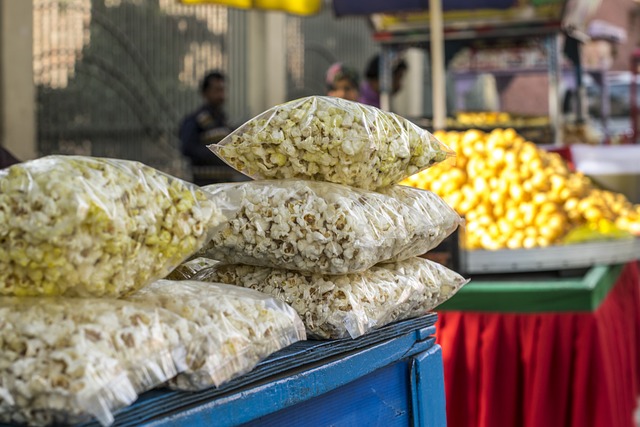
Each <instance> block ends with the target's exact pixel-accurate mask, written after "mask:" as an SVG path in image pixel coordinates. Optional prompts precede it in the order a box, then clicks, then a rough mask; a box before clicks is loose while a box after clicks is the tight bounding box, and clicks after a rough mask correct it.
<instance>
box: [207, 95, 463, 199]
mask: <svg viewBox="0 0 640 427" xmlns="http://www.w3.org/2000/svg"><path fill="white" fill-rule="evenodd" d="M208 147H209V149H210V150H211V151H213V152H214V153H215V154H216V155H218V157H220V158H221V159H223V160H224V161H225V162H227V163H228V164H229V165H230V166H231V167H233V168H235V169H237V170H238V171H240V172H242V173H244V174H245V175H248V176H250V177H251V178H254V179H287V178H297V179H310V180H314V181H327V182H334V183H337V184H344V185H351V186H354V187H359V188H364V189H369V190H375V189H378V188H382V187H386V186H389V185H392V184H395V183H398V182H400V181H401V180H403V179H404V178H406V177H408V176H411V175H413V174H414V173H417V172H419V171H421V170H423V169H426V168H428V167H429V166H431V165H433V164H435V163H438V162H441V161H443V160H445V159H446V158H447V157H449V156H453V155H454V152H453V151H451V150H450V149H449V148H447V147H446V146H444V145H443V144H442V143H441V142H439V141H438V140H437V139H435V137H434V136H433V135H431V134H430V133H429V132H427V131H426V130H424V129H422V128H420V127H418V126H416V125H415V124H413V123H411V122H410V121H408V120H406V119H404V118H402V117H400V116H398V115H396V114H393V113H390V112H386V111H382V110H380V109H378V108H375V107H371V106H368V105H364V104H360V103H357V102H352V101H347V100H344V99H340V98H334V97H327V96H311V97H307V98H301V99H298V100H295V101H290V102H287V103H285V104H282V105H278V106H276V107H273V108H271V109H269V110H267V111H265V112H264V113H262V114H260V115H258V116H256V117H255V118H253V119H251V120H249V121H248V122H247V123H245V124H244V125H242V126H241V127H240V128H238V129H237V130H235V131H234V132H233V133H231V134H230V135H229V136H227V137H226V138H224V139H223V140H222V141H220V143H219V144H212V145H209V146H208Z"/></svg>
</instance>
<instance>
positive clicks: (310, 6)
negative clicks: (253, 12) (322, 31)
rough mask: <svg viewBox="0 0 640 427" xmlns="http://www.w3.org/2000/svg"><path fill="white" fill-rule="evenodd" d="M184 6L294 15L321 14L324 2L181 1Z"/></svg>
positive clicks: (278, 0) (281, 0)
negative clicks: (254, 10) (273, 11)
mask: <svg viewBox="0 0 640 427" xmlns="http://www.w3.org/2000/svg"><path fill="white" fill-rule="evenodd" d="M179 1H180V3H182V4H193V5H203V4H217V5H221V6H229V7H237V8H241V9H263V10H280V11H283V12H287V13H291V14H294V15H313V14H316V13H318V12H320V9H321V8H322V0H179Z"/></svg>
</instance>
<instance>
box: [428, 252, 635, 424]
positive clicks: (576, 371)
mask: <svg viewBox="0 0 640 427" xmlns="http://www.w3.org/2000/svg"><path fill="white" fill-rule="evenodd" d="M639 270H640V269H639V268H638V263H629V264H628V265H626V266H625V268H624V270H623V271H622V274H621V275H620V277H619V278H618V280H617V282H616V284H615V285H614V287H613V289H612V290H611V291H610V292H609V294H608V295H607V297H606V298H605V300H604V301H603V303H602V304H601V305H600V307H599V308H598V309H597V310H596V311H595V312H593V313H558V314H554V313H535V314H502V313H479V312H448V311H446V312H440V313H438V317H439V319H438V323H437V325H436V338H437V342H438V344H440V345H441V346H442V352H443V359H444V376H445V390H446V397H447V421H448V425H449V427H501V426H508V427H511V426H518V427H519V426H523V427H554V426H562V427H565V426H571V427H590V426H594V427H600V426H602V427H631V426H632V425H633V419H632V415H633V411H634V409H635V407H636V397H637V396H638V395H639V393H640V272H639Z"/></svg>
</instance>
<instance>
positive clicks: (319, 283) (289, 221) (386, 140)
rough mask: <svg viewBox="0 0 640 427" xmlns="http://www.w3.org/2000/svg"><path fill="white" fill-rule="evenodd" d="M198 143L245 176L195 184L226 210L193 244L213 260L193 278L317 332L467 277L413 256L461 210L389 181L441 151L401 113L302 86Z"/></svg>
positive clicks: (358, 321) (354, 329) (394, 314)
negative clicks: (207, 142) (285, 308)
mask: <svg viewBox="0 0 640 427" xmlns="http://www.w3.org/2000/svg"><path fill="white" fill-rule="evenodd" d="M209 148H210V149H211V150H212V151H214V152H215V153H216V154H217V155H218V156H219V157H220V158H222V159H223V160H224V161H225V162H227V163H228V164H229V165H230V166H232V167H234V168H235V169H236V170H238V171H240V172H242V173H244V174H245V175H247V176H249V177H251V178H253V179H254V181H248V182H241V183H227V184H216V185H211V186H206V187H204V188H203V190H204V191H206V192H207V193H209V194H210V195H212V196H213V197H214V199H216V200H218V201H220V204H221V205H222V206H226V207H229V208H231V209H232V211H233V212H232V213H228V214H227V216H228V218H230V220H229V221H228V222H226V223H225V224H224V225H222V227H219V228H217V229H216V231H215V232H214V233H213V235H212V238H211V239H210V240H209V242H208V243H206V244H205V245H204V247H203V249H202V250H200V251H199V253H198V256H201V257H204V258H209V259H214V260H217V261H220V262H219V263H218V264H216V265H214V266H212V267H209V268H205V269H202V270H201V271H199V272H198V273H197V274H196V275H195V276H194V279H196V280H205V281H210V282H223V283H229V284H233V285H237V286H243V287H248V288H252V289H254V290H257V291H260V292H264V293H266V294H269V295H272V296H273V297H275V298H278V299H280V300H282V301H284V302H286V303H288V304H290V305H291V306H292V307H293V308H294V309H295V310H296V312H297V313H298V314H299V315H300V317H301V318H302V320H303V322H304V324H305V327H306V331H307V335H308V336H309V337H312V338H316V339H328V338H332V339H335V338H346V337H351V338H356V337H358V336H360V335H362V334H365V333H367V332H368V331H370V330H372V329H374V328H378V327H381V326H383V325H385V324H387V323H390V322H393V321H397V320H402V319H407V318H411V317H416V316H420V315H423V314H426V313H427V312H428V311H429V310H431V309H433V308H435V307H436V306H437V305H438V304H440V303H442V302H443V301H445V300H446V299H448V298H449V297H451V296H452V295H453V294H454V293H455V292H456V291H457V290H458V289H459V288H460V287H461V286H462V285H463V284H464V283H466V281H465V279H464V278H462V277H461V276H460V275H458V274H457V273H455V272H453V271H451V270H449V269H447V268H445V267H444V266H441V265H438V264H436V263H433V262H431V261H428V260H426V259H423V258H420V257H419V256H420V255H423V254H424V253H425V252H427V251H429V250H430V249H433V248H435V247H436V246H437V245H438V244H440V242H442V240H444V239H445V238H446V237H447V236H448V235H450V234H451V233H452V232H453V231H454V230H455V229H456V228H457V227H458V225H459V224H460V222H461V219H460V217H459V216H458V214H456V213H455V211H453V209H452V208H450V207H449V206H448V205H447V204H446V203H444V201H443V200H442V199H441V198H439V197H438V196H437V195H435V194H434V193H432V192H429V191H424V190H418V189H414V188H409V187H403V186H399V185H395V184H396V183H397V182H399V181H401V180H403V179H405V178H406V177H408V176H409V175H412V174H414V173H417V172H419V171H421V170H423V169H425V168H428V167H430V166H432V165H434V164H436V163H438V162H441V161H443V160H445V159H446V158H447V157H449V156H450V155H451V154H452V153H451V152H450V151H449V150H448V149H447V148H446V147H445V146H444V145H442V144H441V143H440V142H438V141H437V140H436V139H435V138H433V136H432V135H431V134H429V133H428V132H427V131H425V130H423V129H421V128H419V127H417V126H415V125H414V124H413V123H411V122H409V121H408V120H406V119H404V118H402V117H399V116H397V115H395V114H393V113H388V112H384V111H381V110H379V109H377V108H373V107H369V106H365V105H362V104H359V103H354V102H350V101H345V100H343V99H339V98H330V97H308V98H302V99H299V100H295V101H291V102H288V103H285V104H283V105H280V106H276V107H274V108H272V109H270V110H268V111H266V112H264V113H263V114H261V115H259V116H257V117H255V118H254V119H252V120H250V121H249V122H247V123H246V124H245V125H243V126H242V127H240V128H239V129H237V130H236V131H235V132H234V133H232V134H231V135H229V136H228V137H227V138H225V139H224V140H222V141H221V142H220V143H219V144H216V145H211V146H209Z"/></svg>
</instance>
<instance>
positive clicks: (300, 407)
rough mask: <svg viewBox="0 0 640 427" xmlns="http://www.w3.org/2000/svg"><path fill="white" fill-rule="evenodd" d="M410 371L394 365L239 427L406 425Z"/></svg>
mask: <svg viewBox="0 0 640 427" xmlns="http://www.w3.org/2000/svg"><path fill="white" fill-rule="evenodd" d="M410 370H411V366H410V363H409V361H407V360H403V361H400V362H395V363H393V364H391V365H388V366H385V367H383V368H380V369H378V370H376V371H374V372H372V373H370V374H368V375H365V376H364V377H362V378H359V379H357V380H355V381H352V382H350V383H348V384H346V385H344V386H342V387H339V388H337V389H335V390H333V391H332V392H330V393H324V394H322V395H320V396H318V397H315V398H313V399H309V400H306V401H304V402H302V403H299V404H297V405H294V406H292V407H290V408H287V409H284V410H281V411H278V412H275V413H273V414H270V415H267V416H264V417H261V418H258V419H256V420H254V421H252V422H250V423H248V424H244V425H243V427H277V426H305V427H306V426H308V427H315V426H317V427H325V426H332V427H353V426H367V427H376V426H379V427H394V426H408V425H410V423H411V417H412V414H411V398H410V392H411V385H410V378H411V376H410Z"/></svg>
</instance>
